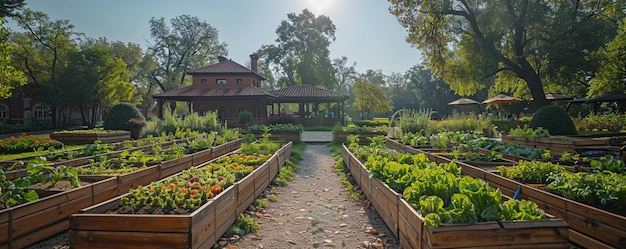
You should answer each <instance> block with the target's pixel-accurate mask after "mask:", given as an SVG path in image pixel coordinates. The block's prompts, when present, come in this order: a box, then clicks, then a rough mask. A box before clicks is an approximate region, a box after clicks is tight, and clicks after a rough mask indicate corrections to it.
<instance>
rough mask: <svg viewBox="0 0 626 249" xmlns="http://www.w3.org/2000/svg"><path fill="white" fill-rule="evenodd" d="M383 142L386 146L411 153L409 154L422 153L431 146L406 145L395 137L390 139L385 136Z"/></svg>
mask: <svg viewBox="0 0 626 249" xmlns="http://www.w3.org/2000/svg"><path fill="white" fill-rule="evenodd" d="M385 144H386V146H387V148H389V149H392V150H395V151H398V152H401V153H411V154H416V153H422V152H424V150H425V149H431V148H432V147H430V146H425V147H411V146H408V145H405V144H403V143H400V142H399V141H398V140H395V139H391V138H388V137H387V138H385Z"/></svg>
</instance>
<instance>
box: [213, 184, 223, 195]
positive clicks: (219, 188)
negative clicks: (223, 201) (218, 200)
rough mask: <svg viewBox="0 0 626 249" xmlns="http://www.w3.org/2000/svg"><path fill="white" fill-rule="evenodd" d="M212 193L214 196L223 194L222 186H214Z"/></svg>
mask: <svg viewBox="0 0 626 249" xmlns="http://www.w3.org/2000/svg"><path fill="white" fill-rule="evenodd" d="M211 192H212V193H213V194H219V193H220V192H222V187H221V186H220V185H213V187H211Z"/></svg>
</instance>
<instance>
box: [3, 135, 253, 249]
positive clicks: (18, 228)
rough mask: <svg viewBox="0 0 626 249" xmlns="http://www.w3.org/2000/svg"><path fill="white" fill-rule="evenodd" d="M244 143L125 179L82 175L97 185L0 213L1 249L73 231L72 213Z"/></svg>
mask: <svg viewBox="0 0 626 249" xmlns="http://www.w3.org/2000/svg"><path fill="white" fill-rule="evenodd" d="M242 141H243V139H239V140H235V141H230V142H228V143H225V144H222V145H219V146H216V147H213V148H219V149H218V150H217V151H218V153H215V154H214V153H213V148H209V149H206V150H202V151H199V152H196V153H193V154H189V155H185V156H184V157H182V158H179V159H175V160H170V161H165V162H162V163H159V164H156V165H153V166H149V167H147V168H143V169H139V170H137V171H134V172H131V173H127V174H123V175H118V176H98V175H81V176H80V178H81V179H83V180H88V181H97V182H95V183H93V184H90V185H87V186H84V187H81V188H78V189H75V190H70V191H66V192H62V193H59V194H54V195H51V196H47V197H45V198H42V199H40V200H38V201H35V202H32V203H27V204H23V205H20V206H16V207H13V208H10V209H5V210H4V211H2V212H0V249H1V248H24V247H26V246H28V245H31V244H34V243H36V242H38V241H40V240H43V239H46V238H48V237H50V236H52V235H54V234H57V233H59V232H63V231H66V230H68V229H69V228H70V226H69V217H70V216H71V215H72V214H73V213H77V212H78V211H79V210H81V209H83V208H86V207H89V206H92V205H94V204H97V203H101V202H103V201H107V200H110V199H112V198H115V197H118V196H120V195H122V194H125V193H128V191H129V190H130V189H132V188H135V187H137V186H139V185H147V184H149V183H151V182H153V181H157V180H159V179H163V178H165V177H168V176H171V175H173V174H176V173H178V172H180V171H182V170H183V169H187V168H190V167H192V166H194V164H192V161H194V159H196V160H195V162H197V163H199V164H201V163H204V162H206V161H210V160H212V159H213V158H217V157H219V156H222V155H224V154H227V153H230V152H232V151H234V150H237V149H239V148H240V146H241V143H242ZM144 147H145V146H144ZM144 147H136V148H133V150H135V149H144V150H145V149H148V148H149V147H145V148H144ZM118 153H120V151H116V152H112V153H109V154H103V155H97V156H93V157H88V158H94V159H97V158H98V157H99V156H113V157H115V156H117V154H118ZM213 156H215V157H213ZM75 160H77V161H84V160H87V159H85V158H77V159H75ZM202 160H205V161H202ZM103 179H104V180H103ZM40 213H41V214H40ZM5 231H6V232H5Z"/></svg>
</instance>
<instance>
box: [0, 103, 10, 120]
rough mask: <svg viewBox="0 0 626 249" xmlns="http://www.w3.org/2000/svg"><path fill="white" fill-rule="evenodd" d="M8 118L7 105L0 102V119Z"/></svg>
mask: <svg viewBox="0 0 626 249" xmlns="http://www.w3.org/2000/svg"><path fill="white" fill-rule="evenodd" d="M4 119H9V107H7V106H6V105H4V104H0V120H4Z"/></svg>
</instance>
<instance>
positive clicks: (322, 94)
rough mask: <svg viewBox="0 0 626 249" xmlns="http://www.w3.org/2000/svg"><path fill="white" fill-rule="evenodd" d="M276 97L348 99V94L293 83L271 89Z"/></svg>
mask: <svg viewBox="0 0 626 249" xmlns="http://www.w3.org/2000/svg"><path fill="white" fill-rule="evenodd" d="M272 94H273V95H276V96H277V97H278V99H339V100H340V99H343V100H345V99H348V98H349V96H346V95H341V94H338V93H336V92H333V91H329V90H326V89H322V88H318V87H315V86H311V85H306V84H302V85H295V86H290V87H287V88H283V89H280V90H276V91H272Z"/></svg>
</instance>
